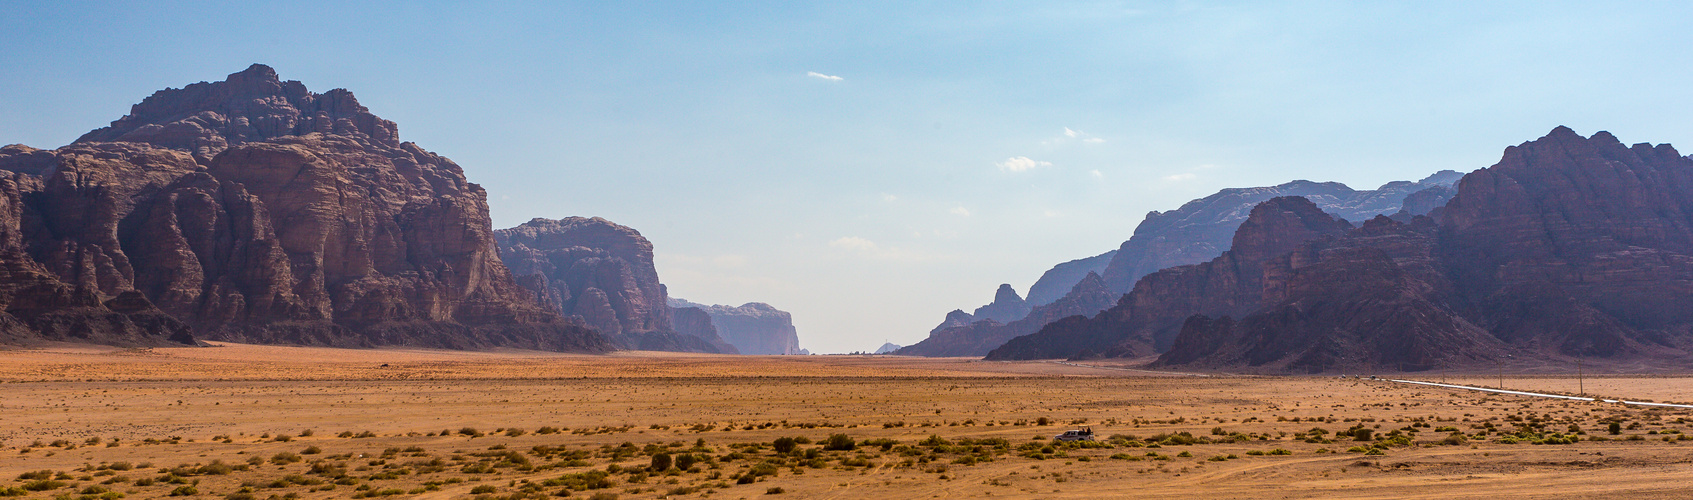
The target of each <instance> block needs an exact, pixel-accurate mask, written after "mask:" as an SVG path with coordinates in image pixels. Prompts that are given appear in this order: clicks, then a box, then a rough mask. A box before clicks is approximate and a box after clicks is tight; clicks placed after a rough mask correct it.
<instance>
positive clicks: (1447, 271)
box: [989, 127, 1693, 372]
mask: <svg viewBox="0 0 1693 500" xmlns="http://www.w3.org/2000/svg"><path fill="white" fill-rule="evenodd" d="M1433 214H1434V217H1412V218H1410V219H1409V221H1408V222H1401V221H1396V220H1392V219H1389V218H1387V217H1378V218H1376V219H1373V220H1370V221H1368V222H1367V223H1365V224H1364V225H1363V226H1362V227H1359V228H1357V229H1353V230H1349V231H1345V233H1344V234H1343V235H1332V234H1331V235H1317V234H1312V235H1310V236H1307V237H1305V238H1304V240H1305V241H1303V242H1302V243H1299V244H1298V245H1297V247H1296V248H1294V249H1293V250H1291V251H1286V252H1283V248H1284V244H1285V243H1286V242H1289V241H1293V240H1295V239H1299V238H1298V237H1297V236H1296V233H1297V225H1295V224H1290V223H1288V222H1287V221H1283V222H1280V223H1275V224H1257V223H1255V222H1254V221H1249V222H1248V223H1246V224H1243V225H1242V226H1241V229H1240V232H1238V233H1237V235H1236V239H1235V248H1234V249H1233V250H1230V252H1228V253H1226V254H1224V256H1223V257H1219V258H1218V259H1216V260H1213V261H1211V262H1209V263H1207V264H1202V265H1199V266H1189V267H1179V268H1173V269H1167V270H1164V271H1160V272H1158V273H1154V274H1153V275H1150V276H1148V277H1147V278H1145V279H1142V280H1141V281H1140V283H1139V284H1138V285H1137V286H1136V289H1135V291H1134V292H1132V293H1131V294H1130V295H1129V297H1127V298H1125V299H1124V302H1123V303H1120V304H1119V305H1118V306H1117V307H1114V308H1112V309H1110V310H1107V311H1105V312H1104V313H1101V314H1100V315H1098V316H1095V317H1093V318H1087V319H1071V320H1065V321H1061V322H1059V323H1055V324H1053V325H1050V327H1049V328H1048V329H1044V330H1042V331H1041V332H1038V333H1036V334H1034V335H1029V336H1026V337H1019V338H1017V339H1014V340H1012V341H1011V342H1008V343H1007V344H1006V347H1004V348H1002V349H1000V350H997V351H995V353H993V354H990V356H989V357H990V358H994V357H1001V358H1010V359H1018V358H1033V357H1054V356H1066V355H1070V356H1085V355H1089V354H1090V353H1097V354H1099V355H1106V356H1111V355H1121V356H1135V355H1145V354H1148V353H1150V352H1153V351H1155V350H1157V351H1164V352H1163V354H1162V356H1160V358H1159V361H1158V362H1157V364H1158V365H1160V366H1199V367H1227V368H1229V369H1231V370H1233V369H1242V368H1246V369H1258V370H1268V371H1283V372H1286V371H1293V372H1303V371H1321V370H1336V369H1340V370H1358V369H1383V368H1385V369H1398V370H1419V369H1429V368H1433V367H1435V366H1444V365H1453V364H1457V365H1463V364H1466V363H1473V362H1478V361H1484V360H1488V359H1496V358H1498V357H1500V356H1503V355H1505V354H1510V355H1513V356H1516V357H1518V358H1531V359H1540V360H1548V361H1555V360H1570V359H1572V357H1577V356H1580V357H1607V358H1612V359H1657V360H1685V359H1686V357H1687V356H1688V355H1689V349H1690V348H1693V333H1690V332H1693V312H1690V311H1693V307H1690V306H1693V160H1690V159H1688V158H1686V157H1683V156H1681V155H1680V153H1679V152H1677V151H1675V150H1674V149H1673V148H1671V147H1669V146H1668V145H1656V146H1654V145H1649V144H1636V145H1634V146H1624V145H1623V144H1622V143H1621V142H1619V141H1617V140H1616V138H1614V137H1612V136H1611V135H1610V134H1607V133H1604V132H1600V133H1598V134H1595V135H1593V136H1592V137H1581V136H1580V135H1577V134H1575V132H1574V131H1571V130H1569V129H1567V128H1563V127H1559V128H1558V129H1555V130H1553V131H1552V133H1551V134H1549V135H1547V136H1546V137H1542V138H1540V139H1538V140H1535V141H1531V142H1527V143H1523V144H1522V145H1519V146H1515V147H1512V148H1508V149H1507V150H1506V151H1505V154H1504V157H1503V158H1502V159H1501V160H1500V162H1499V163H1498V164H1496V165H1494V166H1492V167H1489V168H1486V169H1483V170H1478V171H1476V172H1473V173H1471V174H1469V175H1467V176H1465V177H1464V178H1463V180H1462V181H1461V182H1460V183H1459V184H1458V188H1457V191H1456V193H1455V194H1453V195H1452V197H1451V201H1449V202H1448V203H1446V204H1445V205H1444V206H1443V207H1440V208H1438V209H1436V210H1434V211H1433ZM1257 215H1258V213H1257V211H1256V210H1255V211H1254V219H1256V218H1257ZM1399 218H1400V219H1404V217H1403V216H1402V215H1401V216H1400V217H1399ZM1437 220H1438V223H1437V222H1436V221H1437ZM1265 222H1273V221H1272V220H1269V219H1266V221H1265ZM1267 227H1281V228H1283V229H1284V230H1286V229H1293V230H1294V232H1292V233H1285V232H1284V233H1280V234H1272V233H1271V232H1266V231H1264V230H1263V229H1264V228H1267ZM1306 227H1307V228H1309V227H1312V226H1310V225H1306ZM1249 233H1257V234H1258V235H1257V236H1253V235H1251V234H1249ZM1290 235H1292V236H1290ZM1266 236H1269V237H1266ZM1278 254H1279V255H1278ZM1254 255H1255V256H1256V257H1253V256H1254ZM1231 259H1234V260H1233V261H1231ZM1251 261H1256V262H1257V264H1255V265H1248V264H1249V262H1251ZM1228 269H1234V270H1237V272H1234V273H1233V275H1232V276H1231V275H1230V273H1227V272H1223V273H1222V274H1219V272H1220V271H1226V270H1228ZM1239 270H1244V271H1248V272H1244V273H1242V272H1238V271H1239ZM1253 270H1255V271H1253ZM1219 278H1220V279H1219ZM1143 292H1145V293H1144V294H1143ZM1178 318H1179V319H1178ZM1176 324H1179V325H1180V326H1178V327H1172V326H1171V325H1176ZM1172 330H1175V331H1177V332H1179V333H1178V334H1177V335H1176V336H1174V337H1173V338H1172V339H1171V343H1170V344H1169V345H1168V348H1167V350H1166V349H1165V345H1164V344H1162V343H1160V342H1161V341H1160V339H1161V338H1162V337H1161V336H1162V335H1165V334H1167V332H1169V331H1172ZM1149 341H1150V342H1149ZM1147 343H1150V346H1146V345H1143V344H1147Z"/></svg>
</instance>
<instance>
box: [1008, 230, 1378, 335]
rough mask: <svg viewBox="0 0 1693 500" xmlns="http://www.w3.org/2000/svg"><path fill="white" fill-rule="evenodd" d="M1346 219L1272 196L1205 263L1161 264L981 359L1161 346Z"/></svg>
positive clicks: (1256, 287) (1249, 303) (1258, 284)
mask: <svg viewBox="0 0 1693 500" xmlns="http://www.w3.org/2000/svg"><path fill="white" fill-rule="evenodd" d="M1349 228H1351V225H1350V224H1348V223H1346V221H1343V220H1338V219H1335V218H1334V217H1331V216H1329V215H1328V214H1326V213H1323V211H1322V209H1321V208H1318V207H1317V205H1316V204H1314V203H1311V201H1310V200H1306V199H1305V198H1299V197H1281V198H1273V199H1271V200H1269V201H1266V202H1264V203H1260V204H1258V206H1256V207H1253V209H1252V213H1251V215H1250V216H1249V217H1248V218H1247V220H1246V222H1244V223H1242V224H1241V225H1240V229H1239V230H1237V231H1236V232H1235V237H1234V243H1233V248H1232V249H1230V250H1229V251H1228V252H1224V253H1223V255H1222V256H1220V257H1217V258H1216V259H1212V260H1211V261H1210V262H1206V263H1202V264H1198V265H1192V266H1181V267H1174V268H1170V269H1165V270H1163V271H1159V272H1157V273H1153V274H1152V275H1149V276H1147V277H1146V278H1143V279H1141V280H1140V282H1139V283H1138V284H1136V285H1135V289H1134V290H1133V291H1131V292H1129V294H1128V295H1126V296H1124V297H1123V298H1122V300H1120V301H1118V303H1117V305H1116V306H1115V307H1112V308H1111V309H1108V310H1106V311H1104V312H1102V313H1100V314H1099V316H1096V319H1099V321H1100V322H1101V325H1099V326H1098V327H1089V326H1087V323H1086V322H1079V323H1078V322H1072V323H1070V324H1064V325H1057V324H1054V325H1052V327H1053V328H1051V329H1041V330H1040V331H1039V332H1036V333H1034V334H1031V335H1026V336H1023V337H1018V338H1015V339H1012V340H1011V341H1009V342H1006V343H1005V345H1003V346H1001V347H999V348H997V349H994V350H993V351H992V352H990V353H988V355H987V358H988V359H1042V358H1068V357H1073V356H1077V355H1079V354H1084V353H1083V350H1087V351H1089V352H1090V353H1092V354H1099V353H1104V354H1105V355H1114V356H1144V355H1147V354H1152V353H1154V352H1157V351H1162V350H1164V349H1167V348H1168V346H1169V345H1170V344H1171V343H1172V341H1173V340H1174V339H1175V336H1176V334H1177V333H1179V332H1180V328H1181V325H1182V323H1183V322H1184V321H1185V320H1186V319H1187V317H1188V316H1192V315H1194V314H1211V315H1220V314H1239V313H1241V312H1245V311H1249V310H1251V309H1252V308H1253V307H1254V306H1256V305H1257V304H1258V302H1259V300H1260V298H1261V296H1262V294H1263V290H1264V279H1263V266H1264V265H1265V263H1266V262H1267V261H1269V260H1270V259H1272V258H1274V257H1276V256H1278V255H1280V254H1284V253H1287V252H1288V251H1291V250H1293V249H1294V248H1296V247H1297V246H1298V245H1300V244H1301V243H1303V242H1305V241H1306V240H1310V239H1316V238H1321V237H1328V236H1334V235H1339V234H1342V233H1344V232H1345V231H1346V230H1347V229H1349Z"/></svg>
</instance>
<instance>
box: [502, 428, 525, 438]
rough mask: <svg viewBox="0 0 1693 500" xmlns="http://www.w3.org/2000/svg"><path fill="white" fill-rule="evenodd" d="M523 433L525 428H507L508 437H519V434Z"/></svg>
mask: <svg viewBox="0 0 1693 500" xmlns="http://www.w3.org/2000/svg"><path fill="white" fill-rule="evenodd" d="M522 435H523V429H516V428H513V429H506V436H507V437H518V436H522Z"/></svg>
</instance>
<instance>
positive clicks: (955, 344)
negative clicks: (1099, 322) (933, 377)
mask: <svg viewBox="0 0 1693 500" xmlns="http://www.w3.org/2000/svg"><path fill="white" fill-rule="evenodd" d="M1115 300H1116V294H1113V293H1111V291H1110V290H1107V289H1106V288H1105V280H1104V279H1102V278H1100V277H1099V274H1097V273H1088V274H1087V275H1086V276H1083V277H1082V280H1081V282H1079V283H1076V285H1075V286H1074V287H1071V289H1070V293H1067V294H1065V295H1064V296H1063V297H1061V298H1059V299H1058V301H1056V302H1053V303H1050V304H1045V305H1041V306H1037V307H1035V308H1033V309H1032V310H1030V311H1029V313H1028V314H1026V315H1024V316H1023V317H1022V318H1020V319H1018V320H1016V321H1012V322H1010V323H1000V322H998V321H995V320H993V319H982V320H974V321H971V322H969V323H967V324H956V323H958V322H959V321H961V320H963V319H973V318H969V316H968V315H966V316H963V317H958V318H956V319H955V318H954V315H948V316H947V319H948V323H946V324H942V325H941V326H939V327H936V329H935V330H934V331H931V332H929V337H928V338H926V339H923V341H922V342H918V343H916V344H912V345H909V346H906V347H903V348H900V349H899V350H898V351H896V352H895V354H899V355H904V356H930V357H949V356H968V357H977V356H983V355H986V354H988V352H989V351H992V350H994V348H996V347H999V346H1001V345H1003V344H1005V342H1006V341H1008V340H1011V339H1013V338H1017V337H1018V336H1021V335H1028V334H1031V333H1035V332H1036V331H1040V329H1041V327H1043V326H1046V325H1047V324H1049V323H1052V322H1054V321H1059V320H1060V319H1063V318H1067V317H1070V316H1086V315H1092V314H1094V313H1097V312H1099V311H1100V310H1103V309H1105V308H1107V307H1110V306H1111V304H1113V303H1114V302H1115ZM957 312H960V313H961V311H957ZM949 325H951V326H949Z"/></svg>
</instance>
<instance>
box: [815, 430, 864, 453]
mask: <svg viewBox="0 0 1693 500" xmlns="http://www.w3.org/2000/svg"><path fill="white" fill-rule="evenodd" d="M857 447H858V443H857V442H855V441H853V439H852V437H851V436H848V435H846V434H830V435H829V439H828V440H826V441H824V442H823V449H824V450H826V451H846V450H851V449H853V448H857Z"/></svg>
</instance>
